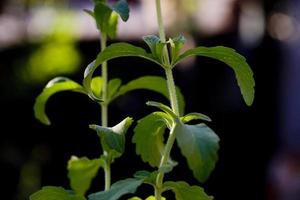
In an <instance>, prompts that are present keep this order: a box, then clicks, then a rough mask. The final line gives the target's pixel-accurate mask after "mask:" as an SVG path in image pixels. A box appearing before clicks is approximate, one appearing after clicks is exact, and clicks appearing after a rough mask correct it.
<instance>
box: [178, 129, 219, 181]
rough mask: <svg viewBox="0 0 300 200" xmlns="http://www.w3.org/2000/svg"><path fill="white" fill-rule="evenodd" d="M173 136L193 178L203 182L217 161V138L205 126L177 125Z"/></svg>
mask: <svg viewBox="0 0 300 200" xmlns="http://www.w3.org/2000/svg"><path fill="white" fill-rule="evenodd" d="M175 134H176V140H177V143H178V146H179V148H180V150H181V153H182V154H183V155H184V156H185V157H186V159H187V162H188V165H189V168H190V169H191V170H192V171H193V174H194V177H195V178H196V179H197V180H198V181H200V182H204V181H205V180H206V179H207V178H208V176H209V175H210V173H211V171H212V170H213V169H214V168H215V164H216V162H217V160H218V154H217V152H218V150H219V137H218V136H217V135H216V134H215V133H214V132H213V130H211V129H210V128H209V127H207V126H206V125H205V124H198V125H187V124H179V125H178V126H176V128H175Z"/></svg>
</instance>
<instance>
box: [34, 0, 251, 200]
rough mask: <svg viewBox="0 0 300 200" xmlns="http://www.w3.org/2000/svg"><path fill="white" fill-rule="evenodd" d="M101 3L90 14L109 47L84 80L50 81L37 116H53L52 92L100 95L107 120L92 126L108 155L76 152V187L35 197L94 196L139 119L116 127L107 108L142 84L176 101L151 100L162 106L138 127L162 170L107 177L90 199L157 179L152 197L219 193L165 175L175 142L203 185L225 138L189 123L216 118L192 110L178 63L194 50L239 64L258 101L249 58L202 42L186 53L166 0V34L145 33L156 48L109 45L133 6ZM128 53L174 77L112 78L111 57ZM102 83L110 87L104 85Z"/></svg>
mask: <svg viewBox="0 0 300 200" xmlns="http://www.w3.org/2000/svg"><path fill="white" fill-rule="evenodd" d="M95 3H96V6H95V9H94V11H87V12H88V13H90V14H91V15H92V16H93V17H94V18H95V19H96V22H97V25H98V28H99V29H100V31H101V44H102V51H101V52H100V53H99V54H98V56H97V58H96V60H95V61H94V62H92V63H91V64H90V65H89V66H88V67H87V68H86V70H85V73H84V80H83V86H80V85H79V84H77V83H74V82H72V81H70V80H69V79H65V78H63V79H61V78H59V79H56V80H54V81H52V82H50V84H49V85H48V86H49V87H46V88H45V90H44V91H43V93H42V94H41V96H39V97H38V99H37V102H40V103H37V104H40V105H39V106H37V107H36V109H35V111H36V116H38V118H39V119H40V120H41V121H43V120H44V122H45V123H47V122H49V121H47V117H46V115H45V113H44V106H45V105H44V104H45V102H46V100H47V98H48V97H49V96H50V95H52V94H53V93H55V92H58V91H63V90H65V89H62V88H67V89H66V90H72V91H79V92H81V93H84V94H87V95H88V96H89V97H90V98H91V99H92V100H94V101H96V102H98V103H100V105H101V108H102V126H97V125H91V126H90V127H91V128H93V129H95V130H96V131H97V133H98V135H99V136H100V139H101V144H102V147H103V149H104V154H103V156H101V157H100V159H97V160H96V161H95V160H92V161H90V160H88V159H87V158H84V159H78V158H73V159H71V160H70V161H69V167H68V168H69V178H70V179H71V188H72V190H73V191H68V190H64V189H63V188H57V187H44V188H43V189H42V190H41V191H39V192H37V193H35V194H34V195H32V196H31V200H43V199H45V200H47V199H62V200H65V199H68V200H69V199H75V200H77V199H86V198H85V197H84V194H85V191H86V190H84V189H82V188H88V187H87V185H88V186H89V184H90V180H91V178H93V177H94V174H95V173H96V171H97V170H98V168H99V167H100V166H103V167H104V169H105V167H107V166H109V164H111V162H112V161H113V160H114V159H115V158H117V157H118V156H120V155H121V154H122V153H123V151H124V141H125V138H124V134H125V132H126V130H127V128H128V126H129V125H130V124H131V122H132V120H131V119H130V118H126V119H125V120H123V121H122V122H121V123H120V124H118V125H116V126H114V127H112V128H108V127H107V122H106V123H105V122H104V121H103V120H105V116H107V111H105V110H107V105H108V104H109V103H110V102H111V101H112V100H114V99H115V98H117V97H119V96H120V95H122V94H124V93H126V92H128V91H131V90H134V89H148V90H153V91H156V92H159V93H161V94H163V95H164V96H165V97H167V98H168V99H169V100H170V106H168V105H164V104H162V103H160V102H154V101H148V102H147V103H146V104H147V105H148V106H152V107H156V108H157V109H159V110H160V111H156V112H153V113H151V114H149V115H147V116H145V117H144V118H142V119H140V120H139V121H138V123H137V125H136V127H135V128H134V136H133V138H132V141H133V143H135V145H136V154H137V155H140V156H141V158H142V160H143V161H144V162H147V163H149V165H150V166H152V167H154V168H156V170H154V171H152V172H148V171H144V170H142V171H137V172H136V173H135V174H134V176H133V177H132V178H127V179H125V180H120V181H117V182H115V183H114V184H112V185H111V187H109V185H110V181H109V183H107V182H108V178H107V179H106V184H105V185H108V186H107V187H105V188H106V190H105V191H100V192H97V193H94V194H91V195H89V196H88V200H117V199H119V198H120V197H122V196H123V195H125V194H133V193H135V191H136V189H137V188H138V187H139V186H140V185H142V184H143V183H145V184H150V185H152V186H153V189H154V196H149V197H148V198H147V200H161V199H165V198H164V197H162V193H164V192H165V191H168V190H171V191H173V192H174V193H175V197H176V199H177V200H191V199H193V200H209V199H213V197H212V196H209V195H207V194H206V193H205V192H204V190H203V188H201V187H200V186H191V185H189V184H188V183H186V182H184V181H165V180H164V175H165V174H166V173H170V172H171V171H172V169H173V168H174V167H175V166H176V165H177V164H178V163H177V162H176V161H174V160H172V159H171V156H170V154H171V150H172V148H173V145H174V143H175V140H176V142H177V144H178V146H179V148H180V150H181V153H182V154H183V156H184V157H185V158H186V160H187V164H188V166H189V168H190V169H191V171H192V173H193V175H194V177H195V178H196V179H197V180H198V181H199V182H201V183H203V182H205V181H206V180H207V179H208V177H209V175H210V173H211V172H212V170H213V169H214V167H215V165H216V162H217V159H218V155H217V152H218V150H219V137H218V136H217V135H216V134H215V133H214V131H213V130H212V129H210V128H209V127H208V126H207V125H206V124H205V123H203V122H202V123H199V124H196V125H191V124H189V122H191V121H194V120H200V121H206V122H209V121H211V119H210V118H209V117H208V116H206V115H204V114H201V113H197V112H194V113H188V114H184V101H183V96H182V95H181V94H180V92H179V90H178V89H176V87H175V84H174V79H173V69H174V67H175V66H176V65H177V64H179V63H180V62H181V61H182V60H184V59H186V58H188V57H191V56H204V57H209V58H213V59H216V60H219V61H221V62H223V63H225V64H227V65H228V66H229V67H231V68H232V69H233V71H234V73H235V75H236V78H237V82H238V85H239V87H240V89H241V93H242V96H243V98H244V100H245V102H246V104H247V105H248V106H250V105H251V104H252V102H253V99H254V85H255V82H254V79H253V73H252V70H251V68H250V67H249V65H248V64H247V62H246V60H245V58H244V57H243V56H242V55H240V54H238V53H237V52H236V51H235V50H234V49H231V48H227V47H223V46H217V47H197V48H193V49H189V50H187V51H185V52H183V53H181V49H182V47H183V45H184V43H185V39H184V37H183V36H178V37H175V38H169V39H166V36H165V31H164V27H163V19H162V15H161V5H160V3H161V2H160V0H155V4H156V13H157V19H158V20H157V21H158V26H159V37H158V36H155V35H149V36H145V37H143V39H144V41H145V42H146V44H147V45H148V46H149V50H150V52H149V53H148V52H147V51H146V50H145V49H143V48H140V47H136V46H133V45H131V44H128V43H115V44H112V45H110V46H108V47H106V45H105V44H106V36H107V35H108V36H112V35H113V34H112V35H110V34H111V32H110V31H112V30H113V31H112V32H113V33H115V32H114V31H115V30H116V29H115V27H114V28H111V27H110V25H111V24H115V23H112V22H115V21H114V20H116V18H113V17H112V16H113V14H115V13H118V14H119V15H120V16H121V17H122V16H123V17H124V13H126V12H124V11H125V10H126V9H125V8H127V5H126V2H125V1H122V0H120V1H118V2H117V3H116V4H115V7H112V8H110V7H108V6H107V4H105V1H101V0H95ZM125 56H136V57H141V58H144V59H147V60H150V61H152V62H153V63H155V64H156V65H158V66H160V67H161V69H163V71H164V72H165V75H166V81H165V79H163V78H160V77H150V76H146V77H141V78H138V79H136V80H133V81H131V82H129V83H127V84H126V85H124V86H120V85H121V81H120V80H119V79H114V80H111V81H109V82H108V83H107V64H106V62H107V61H108V60H111V59H115V58H118V57H125ZM99 66H101V69H102V78H100V77H95V78H94V77H93V74H94V72H95V70H96V69H97V68H98V67H99ZM66 85H68V86H66ZM99 85H102V89H101V90H100V88H99ZM51 88H52V89H51ZM53 88H54V89H53ZM79 88H80V89H79ZM99 91H100V92H99ZM43 94H44V95H43ZM39 98H40V99H39ZM37 104H36V105H37ZM105 113H106V114H105ZM103 118H104V119H103ZM106 119H107V117H106ZM167 130H169V131H167ZM167 132H168V137H167V138H168V139H167V141H166V142H165V141H164V134H165V133H167ZM78 160H79V161H80V162H78ZM72 163H73V164H72ZM74 163H78V164H74ZM93 163H97V164H93ZM108 163H109V164H108ZM72 166H73V167H72ZM82 166H83V167H82ZM83 172H84V173H83ZM107 174H109V173H106V176H108V175H107ZM83 180H84V181H83ZM87 180H88V181H87ZM109 180H110V179H109ZM72 181H73V184H72ZM87 182H88V184H86V186H85V187H83V185H84V183H87ZM75 183H76V184H75ZM79 188H80V189H81V190H79ZM83 191H84V192H83ZM130 200H141V198H139V197H132V198H131V199H130Z"/></svg>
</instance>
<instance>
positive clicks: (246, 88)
mask: <svg viewBox="0 0 300 200" xmlns="http://www.w3.org/2000/svg"><path fill="white" fill-rule="evenodd" d="M195 55H197V56H205V57H209V58H214V59H217V60H219V61H222V62H224V63H225V64H227V65H229V66H230V67H231V68H232V69H233V70H234V72H235V76H236V78H237V82H238V85H239V87H240V89H241V93H242V95H243V98H244V100H245V102H246V104H247V105H248V106H250V105H251V104H252V103H253V100H254V86H255V81H254V78H253V72H252V70H251V68H250V66H249V65H248V63H247V62H246V59H245V58H244V57H243V56H242V55H240V54H238V53H237V52H236V51H235V50H234V49H231V48H228V47H223V46H217V47H198V48H194V49H190V50H188V51H186V52H185V53H183V54H181V55H180V56H179V57H178V59H177V60H176V61H175V62H174V64H173V66H175V65H176V64H177V63H179V62H180V61H182V60H183V59H185V58H188V57H190V56H195Z"/></svg>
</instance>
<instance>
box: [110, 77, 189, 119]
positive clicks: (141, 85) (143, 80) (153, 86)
mask: <svg viewBox="0 0 300 200" xmlns="http://www.w3.org/2000/svg"><path fill="white" fill-rule="evenodd" d="M139 89H145V90H151V91H154V92H157V93H160V94H162V95H163V96H164V97H166V98H167V99H169V92H168V86H167V81H166V79H164V78H162V77H159V76H143V77H140V78H138V79H135V80H132V81H130V82H129V83H127V84H126V85H123V86H121V87H120V89H119V91H118V92H117V93H116V94H115V95H114V97H113V98H112V100H113V99H116V98H117V97H119V96H121V95H124V94H125V93H127V92H130V91H133V90H139ZM176 93H177V98H178V104H179V110H180V114H183V113H184V106H185V105H184V104H185V103H184V97H183V95H182V93H181V92H180V89H179V88H178V87H176Z"/></svg>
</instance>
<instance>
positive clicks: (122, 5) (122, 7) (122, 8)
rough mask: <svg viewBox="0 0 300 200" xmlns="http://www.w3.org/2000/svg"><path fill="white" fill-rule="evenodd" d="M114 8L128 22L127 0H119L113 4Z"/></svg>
mask: <svg viewBox="0 0 300 200" xmlns="http://www.w3.org/2000/svg"><path fill="white" fill-rule="evenodd" d="M112 9H113V10H114V11H115V12H116V13H118V14H119V15H120V17H121V18H122V20H123V21H124V22H126V21H127V20H128V18H129V6H128V3H127V1H126V0H119V1H118V2H117V3H115V4H114V5H113V6H112Z"/></svg>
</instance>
